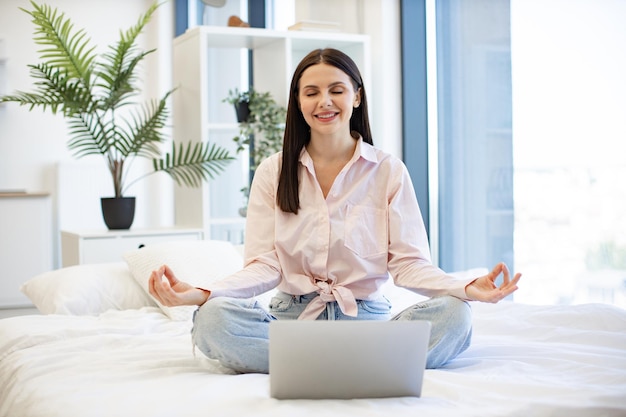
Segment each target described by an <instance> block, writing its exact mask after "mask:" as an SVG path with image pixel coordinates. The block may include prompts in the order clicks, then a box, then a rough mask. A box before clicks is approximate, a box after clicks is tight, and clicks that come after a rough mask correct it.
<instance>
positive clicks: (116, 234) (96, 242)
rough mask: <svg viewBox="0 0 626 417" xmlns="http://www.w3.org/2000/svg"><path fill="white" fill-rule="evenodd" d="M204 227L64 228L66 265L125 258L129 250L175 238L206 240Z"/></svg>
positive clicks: (62, 237)
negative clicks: (72, 229) (98, 229)
mask: <svg viewBox="0 0 626 417" xmlns="http://www.w3.org/2000/svg"><path fill="white" fill-rule="evenodd" d="M202 239H203V233H202V230H200V229H180V228H170V229H146V230H141V229H138V230H102V231H68V230H62V231H61V248H62V260H63V266H64V267H66V266H71V265H78V264H92V263H101V262H120V261H123V257H122V255H123V254H124V252H127V251H129V250H133V249H137V248H142V247H144V246H148V245H151V244H154V243H159V242H167V241H175V240H202Z"/></svg>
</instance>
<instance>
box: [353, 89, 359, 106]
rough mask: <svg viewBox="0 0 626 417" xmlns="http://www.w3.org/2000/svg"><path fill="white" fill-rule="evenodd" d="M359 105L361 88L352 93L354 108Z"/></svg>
mask: <svg viewBox="0 0 626 417" xmlns="http://www.w3.org/2000/svg"><path fill="white" fill-rule="evenodd" d="M360 105H361V88H359V89H358V90H356V94H355V95H354V103H353V106H354V108H355V109H356V108H358V107H359V106H360Z"/></svg>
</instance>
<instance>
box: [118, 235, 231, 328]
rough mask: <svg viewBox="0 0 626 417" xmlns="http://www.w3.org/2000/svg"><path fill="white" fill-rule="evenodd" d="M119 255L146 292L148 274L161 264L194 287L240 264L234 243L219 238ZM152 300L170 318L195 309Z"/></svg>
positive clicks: (160, 245)
mask: <svg viewBox="0 0 626 417" xmlns="http://www.w3.org/2000/svg"><path fill="white" fill-rule="evenodd" d="M123 257H124V259H125V260H126V263H127V264H128V268H129V269H130V271H131V273H132V275H133V277H134V278H135V280H136V281H137V282H138V283H139V285H141V287H142V288H143V289H144V290H145V291H146V293H148V294H149V292H148V279H149V278H150V274H151V273H152V271H154V270H155V269H158V268H159V267H160V266H161V265H168V266H169V267H170V268H171V269H172V271H174V274H175V275H176V278H178V279H179V280H181V281H184V282H187V283H189V284H191V285H193V286H195V287H206V286H208V285H209V284H210V283H211V282H214V281H216V280H218V279H221V278H224V277H227V276H228V275H230V274H232V273H234V272H237V271H239V270H240V269H241V268H242V267H243V257H242V256H241V254H240V253H239V251H237V249H235V246H233V245H232V244H231V243H230V242H227V241H221V240H182V241H175V242H163V243H155V244H152V245H148V246H145V247H143V248H141V249H135V250H132V251H129V252H126V253H125V254H124V255H123ZM150 297H152V296H150ZM153 300H154V301H155V302H156V303H157V304H158V305H159V307H161V309H162V310H163V312H164V313H165V314H167V315H168V316H169V317H170V318H171V319H172V320H180V321H185V320H191V319H192V317H193V312H194V310H195V309H196V307H194V306H179V307H166V306H164V305H161V304H160V303H159V302H158V301H157V300H156V299H154V298H153Z"/></svg>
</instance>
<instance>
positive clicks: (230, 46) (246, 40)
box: [173, 26, 373, 243]
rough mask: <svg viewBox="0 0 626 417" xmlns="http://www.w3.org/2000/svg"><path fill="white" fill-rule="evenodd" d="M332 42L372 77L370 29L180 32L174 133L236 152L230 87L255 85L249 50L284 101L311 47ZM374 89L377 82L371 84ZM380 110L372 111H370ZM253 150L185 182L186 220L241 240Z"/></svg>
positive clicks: (263, 87) (179, 199)
mask: <svg viewBox="0 0 626 417" xmlns="http://www.w3.org/2000/svg"><path fill="white" fill-rule="evenodd" d="M325 47H332V48H336V49H339V50H342V51H344V52H346V53H347V54H348V55H349V56H350V57H351V58H352V59H354V61H355V62H356V63H357V65H358V66H359V69H360V70H361V72H362V75H363V77H364V79H365V80H366V83H367V80H370V79H371V77H370V74H369V72H370V49H369V37H368V36H367V35H358V34H345V33H337V32H332V33H330V32H305V31H274V30H268V29H258V28H232V27H221V26H196V27H194V28H191V29H189V30H188V31H187V32H186V33H184V34H183V35H181V36H179V37H177V38H176V39H175V40H174V47H173V55H174V56H173V58H174V59H173V61H174V68H173V77H174V87H175V88H177V90H176V92H175V93H174V96H173V120H174V139H175V140H177V141H188V140H194V141H203V142H207V141H209V142H211V143H217V144H219V145H221V146H224V147H226V148H228V149H230V150H232V153H233V154H234V153H235V149H236V147H235V145H234V142H233V141H232V138H233V137H234V136H235V135H236V134H237V132H238V126H237V122H236V119H235V111H234V109H233V107H232V106H231V105H230V104H228V103H224V102H223V100H224V98H226V97H227V95H228V91H229V90H232V89H235V88H238V89H239V90H241V91H246V90H247V88H248V87H247V85H248V76H249V71H248V68H249V65H248V63H249V59H248V56H249V54H248V52H249V51H252V68H253V70H252V74H251V75H252V79H253V82H252V83H253V85H254V88H255V89H256V90H257V91H269V92H270V93H271V94H272V96H273V97H274V99H275V100H276V101H277V102H278V103H279V104H282V105H284V106H286V105H287V101H288V97H289V85H290V83H291V76H292V74H293V71H294V70H295V67H296V66H297V65H298V63H299V62H300V60H301V59H302V58H303V57H304V56H306V55H307V54H308V53H309V52H310V51H311V50H313V49H316V48H325ZM365 88H366V90H371V88H370V86H369V85H366V86H365ZM371 116H373V115H370V117H371ZM247 175H248V174H247V155H245V154H240V155H239V158H238V160H237V162H236V163H232V164H231V165H230V166H229V167H228V170H227V172H226V173H224V174H222V175H220V176H219V177H218V178H216V179H215V180H212V181H210V182H208V184H206V185H204V186H203V187H202V188H199V189H190V188H182V187H177V189H176V191H175V211H176V213H175V217H176V225H177V226H179V227H198V228H202V229H203V230H204V232H205V238H210V239H223V240H230V241H232V242H234V243H241V242H242V240H243V228H244V223H245V219H243V218H241V217H240V216H239V214H238V209H239V207H240V206H241V205H242V204H243V196H242V194H241V191H240V190H241V188H242V187H244V186H245V185H246V184H247Z"/></svg>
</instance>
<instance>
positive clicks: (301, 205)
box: [150, 49, 520, 373]
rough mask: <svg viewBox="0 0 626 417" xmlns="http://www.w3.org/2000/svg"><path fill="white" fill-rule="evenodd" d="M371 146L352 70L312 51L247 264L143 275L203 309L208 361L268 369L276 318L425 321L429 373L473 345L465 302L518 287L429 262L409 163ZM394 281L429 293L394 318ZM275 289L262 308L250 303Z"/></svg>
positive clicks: (158, 293) (257, 183)
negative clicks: (199, 280) (214, 275)
mask: <svg viewBox="0 0 626 417" xmlns="http://www.w3.org/2000/svg"><path fill="white" fill-rule="evenodd" d="M372 145H373V143H372V135H371V132H370V127H369V120H368V111H367V100H366V94H365V89H364V86H363V80H362V79H361V75H360V73H359V70H358V68H357V66H356V65H355V63H354V62H353V61H352V60H351V59H350V58H349V57H348V56H346V55H345V54H344V53H342V52H340V51H337V50H334V49H319V50H314V51H312V52H311V53H310V54H308V55H307V56H306V57H305V58H304V59H303V60H302V61H301V62H300V64H299V65H298V67H297V68H296V70H295V73H294V76H293V79H292V82H291V90H290V97H289V104H288V108H287V120H286V128H285V136H284V142H283V151H282V152H280V153H278V154H275V155H273V156H272V157H270V158H268V159H266V160H265V161H264V162H263V163H262V164H261V165H260V166H259V167H258V169H257V171H256V174H255V177H254V181H253V184H252V188H251V194H250V199H249V205H248V218H247V220H248V221H247V226H246V242H245V266H244V269H243V270H241V271H240V272H238V273H236V274H233V275H231V276H230V277H228V278H226V279H224V280H221V281H219V282H217V283H214V284H212V285H211V287H210V288H202V289H201V288H194V287H192V286H190V285H189V284H187V283H184V282H181V281H178V280H177V279H176V277H175V274H174V272H173V271H171V270H170V269H169V268H168V267H167V266H163V267H161V268H160V269H158V270H156V271H154V272H153V273H152V274H151V276H150V293H151V294H152V295H153V296H154V297H156V298H157V299H158V300H159V301H160V302H161V303H163V304H164V305H167V306H175V305H199V306H200V307H199V309H198V310H197V311H196V314H195V316H194V328H193V332H192V333H193V334H192V337H193V342H194V344H195V345H196V346H197V347H198V348H199V349H200V350H201V351H202V352H203V353H204V354H206V355H207V356H208V357H210V358H213V359H217V360H219V361H220V362H221V363H222V364H223V365H225V366H227V367H230V368H232V369H234V370H236V371H239V372H263V373H267V372H268V329H269V323H270V321H272V320H276V319H310V320H314V319H318V320H346V319H347V320H350V319H357V320H388V319H393V320H428V321H430V322H431V325H432V327H431V328H432V330H431V339H430V344H429V353H428V359H427V367H429V368H436V367H439V366H442V365H443V364H445V363H446V362H448V361H449V360H451V359H453V358H454V357H455V356H457V355H458V354H459V353H461V352H462V351H463V350H465V349H466V348H467V347H468V346H469V343H470V338H471V310H470V307H469V305H468V304H467V301H468V300H477V301H484V302H498V301H500V300H501V299H503V298H504V297H506V296H508V295H509V294H511V293H512V292H513V291H515V290H516V289H517V282H518V281H519V279H520V274H516V275H515V276H514V277H513V279H510V276H509V271H508V269H507V267H506V266H505V265H504V264H502V263H501V264H498V265H496V266H495V267H494V268H493V270H492V271H491V272H490V273H489V274H487V275H485V276H482V277H479V278H472V279H456V278H453V277H451V276H449V275H446V273H445V272H443V271H442V270H440V269H438V268H436V267H435V266H433V265H432V264H431V261H430V253H429V248H428V239H427V236H426V231H425V228H424V224H423V220H422V217H421V213H420V210H419V207H418V203H417V199H416V197H415V193H414V191H413V186H412V184H411V179H410V177H409V175H408V172H407V170H406V167H405V166H404V164H403V163H402V162H401V161H400V160H399V159H397V158H394V157H392V156H391V155H388V154H386V153H384V152H382V151H380V150H378V149H376V148H374V147H373V146H372ZM500 274H503V282H502V284H501V285H500V286H499V287H496V286H495V284H494V283H495V280H496V278H497V277H498V276H499V275H500ZM390 275H391V277H393V280H394V282H395V283H396V285H398V286H401V287H405V288H408V289H410V290H412V291H415V292H418V293H420V294H423V295H426V296H429V297H432V298H430V299H429V300H426V301H424V302H420V303H418V304H416V305H414V306H412V307H409V308H407V309H405V310H404V311H402V312H401V313H400V314H398V315H397V316H395V317H393V318H392V317H390V313H389V311H390V309H391V306H390V304H389V301H388V300H387V299H386V298H385V297H384V296H383V294H382V293H381V287H382V285H383V284H384V283H385V282H386V281H387V280H388V279H389V277H390ZM163 278H166V279H163ZM276 287H277V288H278V292H277V295H276V296H275V297H274V298H273V299H272V301H271V303H270V306H269V313H268V312H267V311H266V310H265V309H263V308H262V307H261V306H259V305H258V303H257V302H255V301H254V300H253V299H251V297H254V296H255V295H257V294H260V293H263V292H265V291H268V290H270V289H272V288H276Z"/></svg>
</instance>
